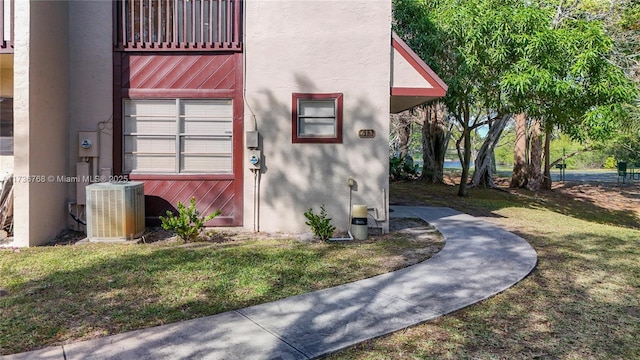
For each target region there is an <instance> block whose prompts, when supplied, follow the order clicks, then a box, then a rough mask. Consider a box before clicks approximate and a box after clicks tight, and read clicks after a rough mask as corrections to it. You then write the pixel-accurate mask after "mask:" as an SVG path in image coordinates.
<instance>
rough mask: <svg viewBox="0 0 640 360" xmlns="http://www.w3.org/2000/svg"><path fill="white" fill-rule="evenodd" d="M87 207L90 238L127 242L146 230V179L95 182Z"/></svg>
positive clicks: (88, 235) (89, 193)
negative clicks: (144, 181)
mask: <svg viewBox="0 0 640 360" xmlns="http://www.w3.org/2000/svg"><path fill="white" fill-rule="evenodd" d="M86 207H87V237H88V238H89V241H127V240H132V239H134V238H137V237H139V236H140V235H142V233H143V232H144V184H143V183H142V182H126V183H95V184H91V185H89V186H87V205H86Z"/></svg>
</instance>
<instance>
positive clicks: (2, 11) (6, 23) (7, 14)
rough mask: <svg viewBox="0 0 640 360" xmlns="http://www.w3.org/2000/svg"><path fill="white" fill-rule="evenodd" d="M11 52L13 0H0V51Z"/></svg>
mask: <svg viewBox="0 0 640 360" xmlns="http://www.w3.org/2000/svg"><path fill="white" fill-rule="evenodd" d="M12 52H13V0H0V53H12Z"/></svg>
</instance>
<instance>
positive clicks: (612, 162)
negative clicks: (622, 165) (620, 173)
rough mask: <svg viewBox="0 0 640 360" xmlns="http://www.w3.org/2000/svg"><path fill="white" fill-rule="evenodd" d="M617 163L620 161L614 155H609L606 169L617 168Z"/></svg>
mask: <svg viewBox="0 0 640 360" xmlns="http://www.w3.org/2000/svg"><path fill="white" fill-rule="evenodd" d="M617 165H618V162H617V161H616V158H615V157H613V156H609V157H608V158H607V159H606V160H605V161H604V168H605V169H615V168H616V166H617Z"/></svg>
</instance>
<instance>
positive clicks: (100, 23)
mask: <svg viewBox="0 0 640 360" xmlns="http://www.w3.org/2000/svg"><path fill="white" fill-rule="evenodd" d="M112 6H113V5H112V3H111V2H109V1H72V2H70V4H69V62H70V66H71V69H73V71H71V72H70V78H69V79H70V80H69V94H70V103H69V109H70V114H69V120H70V121H69V133H68V137H69V139H70V141H69V145H68V151H67V153H66V156H67V157H68V161H69V165H70V167H69V170H68V175H69V176H75V175H76V163H78V162H79V161H83V160H82V159H80V158H79V154H78V147H79V140H78V132H79V131H97V132H98V134H99V135H98V136H99V139H98V144H97V146H98V148H99V157H98V158H94V159H91V164H92V166H94V167H95V171H96V173H97V174H99V173H100V169H103V168H108V169H111V168H112V166H113V148H112V145H113V116H112V114H113V51H112V33H113V30H112V29H113V28H112V22H113V17H112ZM77 186H83V185H82V184H76V183H70V184H68V187H67V197H68V200H69V201H72V202H75V201H76V200H77V198H76V187H77ZM69 221H70V222H72V223H73V225H75V226H77V224H76V223H75V222H73V220H71V218H70V217H69ZM80 230H85V229H84V228H83V227H80Z"/></svg>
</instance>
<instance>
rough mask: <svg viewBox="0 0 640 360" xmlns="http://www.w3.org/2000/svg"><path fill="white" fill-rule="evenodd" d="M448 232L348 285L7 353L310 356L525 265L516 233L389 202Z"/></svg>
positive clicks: (438, 306)
mask: <svg viewBox="0 0 640 360" xmlns="http://www.w3.org/2000/svg"><path fill="white" fill-rule="evenodd" d="M393 210H394V211H393V212H392V213H391V215H392V216H394V217H411V218H421V219H423V220H425V221H427V222H429V223H430V224H431V225H433V226H435V227H436V228H437V229H438V230H439V231H440V232H441V233H442V234H443V235H444V236H445V238H446V245H445V247H444V248H443V249H442V251H440V252H439V253H438V254H436V255H435V256H434V257H432V258H431V259H429V260H427V261H425V262H422V263H420V264H417V265H414V266H411V267H408V268H405V269H402V270H399V271H395V272H393V273H388V274H383V275H380V276H376V277H373V278H369V279H365V280H361V281H357V282H354V283H350V284H345V285H341V286H337V287H334V288H330V289H325V290H320V291H316V292H312V293H309V294H304V295H299V296H294V297H291V298H287V299H283V300H279V301H275V302H272V303H267V304H261V305H256V306H252V307H249V308H246V309H241V310H237V311H230V312H226V313H222V314H218V315H213V316H208V317H205V318H200V319H194V320H189V321H184V322H180V323H175V324H169V325H163V326H158V327H153V328H148V329H143V330H138V331H132V332H128V333H123V334H119V335H114V336H108V337H104V338H100V339H95V340H89V341H83V342H79V343H74V344H69V345H64V346H56V347H51V348H46V349H42V350H37V351H32V352H29V353H22V354H15V355H9V356H6V357H3V359H7V360H8V359H55V360H75V359H93V360H95V359H124V360H129V359H131V360H133V359H154V360H155V359H281V360H287V359H310V358H316V357H319V356H322V355H326V354H328V353H331V352H335V351H338V350H340V349H343V348H346V347H348V346H351V345H354V344H357V343H359V342H361V341H364V340H367V339H371V338H375V337H378V336H381V335H384V334H388V333H391V332H393V331H396V330H400V329H403V328H406V327H408V326H412V325H416V324H419V323H422V322H425V321H428V320H431V319H434V318H437V317H439V316H442V315H444V314H448V313H450V312H453V311H456V310H458V309H461V308H463V307H466V306H469V305H471V304H474V303H477V302H478V301H481V300H483V299H486V298H488V297H490V296H492V295H495V294H496V293H499V292H501V291H503V290H505V289H507V288H509V287H511V286H512V285H514V284H515V283H517V282H518V281H520V280H521V279H523V278H524V277H525V276H527V275H528V274H529V272H531V271H532V270H533V268H534V267H535V265H536V261H537V256H536V252H535V250H534V249H533V248H532V247H531V246H530V245H529V244H528V243H527V242H526V241H524V240H523V239H521V238H520V237H518V236H516V235H514V234H511V233H509V232H507V231H504V230H502V229H500V228H498V227H497V226H495V225H491V224H489V223H487V222H483V221H481V220H478V219H476V218H474V217H472V216H469V215H465V214H461V213H459V212H457V211H454V210H452V209H449V208H429V207H393Z"/></svg>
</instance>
